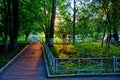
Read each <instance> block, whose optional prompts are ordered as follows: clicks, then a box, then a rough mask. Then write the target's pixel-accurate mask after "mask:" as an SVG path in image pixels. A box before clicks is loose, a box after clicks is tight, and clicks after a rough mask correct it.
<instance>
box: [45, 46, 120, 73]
mask: <svg viewBox="0 0 120 80" xmlns="http://www.w3.org/2000/svg"><path fill="white" fill-rule="evenodd" d="M44 48H45V52H46V56H47V58H48V62H49V64H50V65H49V66H50V67H51V69H52V70H51V71H52V74H55V73H56V74H91V73H93V74H97V73H98V74H100V73H115V72H116V71H120V57H115V56H114V57H112V58H104V57H100V58H55V57H54V56H53V54H52V53H51V51H50V50H49V48H48V46H47V45H46V44H44Z"/></svg>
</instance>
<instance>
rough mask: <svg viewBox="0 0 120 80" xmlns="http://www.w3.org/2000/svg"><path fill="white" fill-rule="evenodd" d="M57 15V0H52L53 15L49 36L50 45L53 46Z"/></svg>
mask: <svg viewBox="0 0 120 80" xmlns="http://www.w3.org/2000/svg"><path fill="white" fill-rule="evenodd" d="M55 15H56V0H52V15H51V23H50V36H49V43H48V46H53V38H54V23H55Z"/></svg>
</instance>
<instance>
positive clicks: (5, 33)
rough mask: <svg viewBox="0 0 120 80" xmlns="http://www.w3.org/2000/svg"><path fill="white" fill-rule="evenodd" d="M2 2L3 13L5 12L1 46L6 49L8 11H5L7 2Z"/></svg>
mask: <svg viewBox="0 0 120 80" xmlns="http://www.w3.org/2000/svg"><path fill="white" fill-rule="evenodd" d="M3 3H4V13H5V21H4V22H5V28H4V34H3V36H4V38H3V46H4V50H5V51H6V50H7V48H8V44H7V37H8V19H9V18H8V11H7V6H8V4H9V3H8V4H7V2H6V1H5V0H3Z"/></svg>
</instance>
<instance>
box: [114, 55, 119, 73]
mask: <svg viewBox="0 0 120 80" xmlns="http://www.w3.org/2000/svg"><path fill="white" fill-rule="evenodd" d="M113 65H114V71H117V70H120V57H115V56H113Z"/></svg>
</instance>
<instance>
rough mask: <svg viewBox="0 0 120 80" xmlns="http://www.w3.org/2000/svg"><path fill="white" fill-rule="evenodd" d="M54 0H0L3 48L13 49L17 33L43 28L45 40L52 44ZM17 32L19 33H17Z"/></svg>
mask: <svg viewBox="0 0 120 80" xmlns="http://www.w3.org/2000/svg"><path fill="white" fill-rule="evenodd" d="M55 14H56V0H49V1H47V0H35V1H34V0H1V1H0V28H1V29H0V34H1V37H2V40H3V43H4V46H5V48H6V49H7V46H8V37H10V48H11V50H12V49H15V48H16V46H17V38H18V35H19V34H24V35H25V36H26V39H27V37H28V35H29V33H30V32H32V31H37V32H41V31H43V30H44V33H45V37H46V42H47V43H48V45H49V46H52V45H53V37H54V36H53V35H54V22H55ZM18 32H19V33H18Z"/></svg>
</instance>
